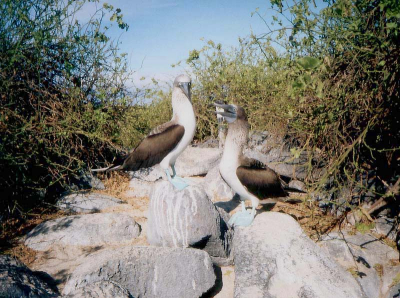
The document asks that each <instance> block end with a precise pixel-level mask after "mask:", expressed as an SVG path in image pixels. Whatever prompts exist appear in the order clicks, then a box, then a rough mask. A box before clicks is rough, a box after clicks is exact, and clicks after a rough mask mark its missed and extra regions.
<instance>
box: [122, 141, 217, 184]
mask: <svg viewBox="0 0 400 298" xmlns="http://www.w3.org/2000/svg"><path fill="white" fill-rule="evenodd" d="M221 155H222V151H221V150H219V149H217V148H199V147H191V146H189V147H187V148H186V149H185V151H183V152H182V154H181V155H180V156H179V157H178V159H177V160H176V164H175V170H176V173H177V174H178V175H179V176H181V177H191V176H201V175H205V174H207V173H208V171H209V170H211V169H212V168H213V167H215V166H216V165H218V164H219V161H220V159H221ZM130 176H131V178H135V179H138V180H143V181H147V182H155V181H158V180H160V179H166V177H165V173H164V171H163V170H162V169H161V167H160V166H159V165H156V166H154V167H151V168H147V169H141V170H139V171H136V172H131V173H130Z"/></svg>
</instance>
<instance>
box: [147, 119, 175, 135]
mask: <svg viewBox="0 0 400 298" xmlns="http://www.w3.org/2000/svg"><path fill="white" fill-rule="evenodd" d="M174 125H177V124H176V122H175V121H172V120H171V121H168V122H165V123H163V124H161V125H159V126H157V127H155V128H153V129H152V130H151V131H150V133H149V134H148V135H147V136H148V137H149V136H152V135H156V134H159V133H162V132H164V131H165V130H166V129H167V128H168V127H171V126H174Z"/></svg>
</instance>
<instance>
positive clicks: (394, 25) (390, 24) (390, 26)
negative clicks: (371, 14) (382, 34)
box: [386, 23, 397, 29]
mask: <svg viewBox="0 0 400 298" xmlns="http://www.w3.org/2000/svg"><path fill="white" fill-rule="evenodd" d="M386 27H387V28H390V29H393V28H397V23H387V24H386Z"/></svg>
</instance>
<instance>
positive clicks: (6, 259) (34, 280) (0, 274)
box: [0, 255, 59, 298]
mask: <svg viewBox="0 0 400 298" xmlns="http://www.w3.org/2000/svg"><path fill="white" fill-rule="evenodd" d="M49 282H50V283H52V284H54V281H53V280H52V279H51V277H50V276H48V275H46V274H43V273H42V272H33V271H32V270H30V269H29V268H28V267H26V266H25V265H24V264H23V263H22V262H20V261H19V260H17V259H14V258H13V257H11V256H8V255H0V297H7V298H24V297H29V298H42V297H43V298H47V297H58V296H59V295H58V292H57V289H56V288H55V287H54V286H51V285H50V284H49Z"/></svg>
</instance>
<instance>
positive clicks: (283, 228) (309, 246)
mask: <svg viewBox="0 0 400 298" xmlns="http://www.w3.org/2000/svg"><path fill="white" fill-rule="evenodd" d="M233 252H234V261H235V296H234V297H246V298H247V297H252V298H253V297H254V298H258V297H276V298H279V297H283V298H289V297H324V298H329V297H332V298H339V297H343V298H345V297H346V298H351V297H357V298H360V297H364V294H363V292H362V290H361V289H360V286H359V285H358V283H357V281H356V280H355V279H354V278H353V277H352V275H351V274H350V273H349V272H347V271H346V270H344V269H343V268H341V267H340V266H339V264H337V263H336V262H335V261H334V260H333V258H331V257H330V256H329V255H328V254H327V253H326V252H324V251H323V250H322V249H321V248H320V247H319V246H318V245H317V244H315V243H314V242H313V241H312V240H311V239H309V238H308V237H307V235H305V234H304V232H303V231H302V229H301V227H300V226H299V224H298V223H297V222H296V221H295V220H294V219H293V218H292V217H290V216H289V215H286V214H282V213H276V212H265V213H261V214H259V215H257V216H256V218H255V220H254V222H253V224H252V225H251V226H249V227H238V228H236V230H235V236H234V242H233Z"/></svg>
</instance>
